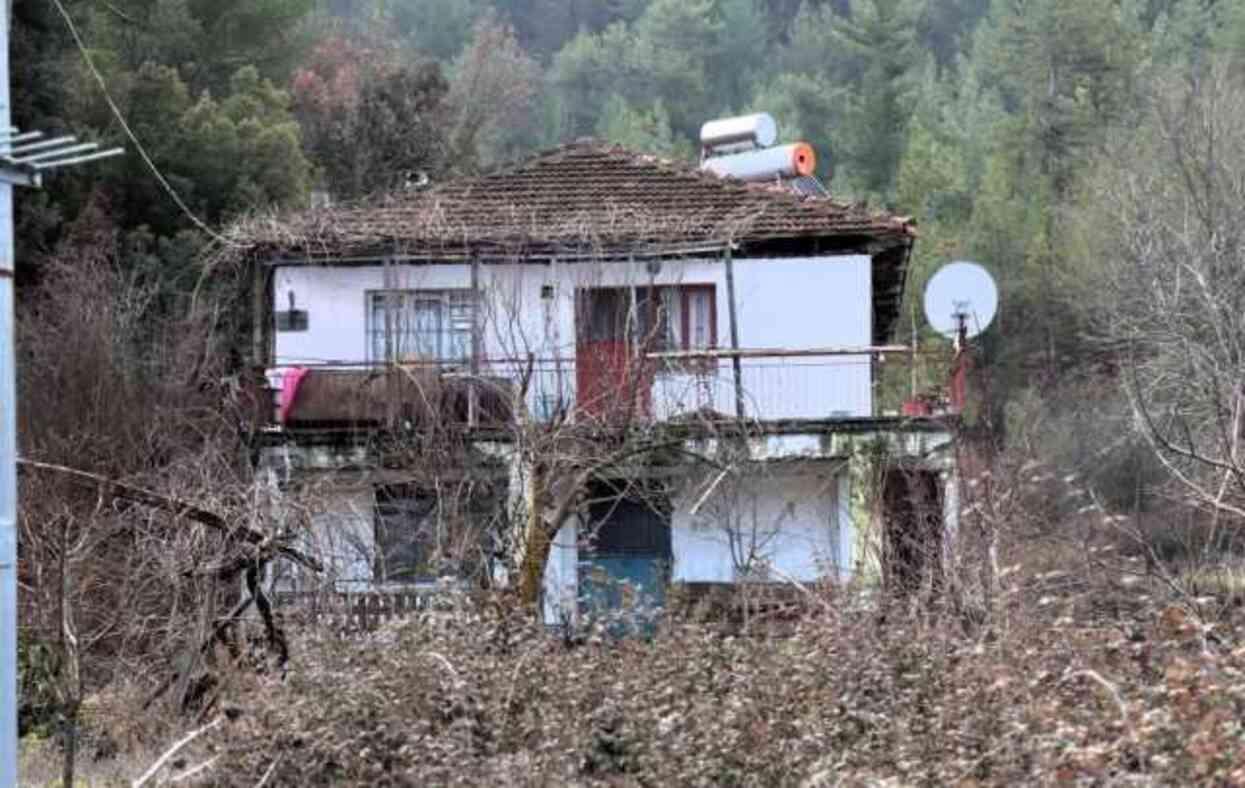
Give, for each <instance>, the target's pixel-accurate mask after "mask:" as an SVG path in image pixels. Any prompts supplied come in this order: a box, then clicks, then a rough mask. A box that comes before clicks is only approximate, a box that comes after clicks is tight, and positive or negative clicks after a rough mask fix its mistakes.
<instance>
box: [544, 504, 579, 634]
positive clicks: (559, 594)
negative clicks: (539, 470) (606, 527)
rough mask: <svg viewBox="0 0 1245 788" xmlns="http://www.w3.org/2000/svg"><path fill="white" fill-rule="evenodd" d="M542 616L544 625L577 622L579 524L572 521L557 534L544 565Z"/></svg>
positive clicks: (573, 519) (572, 519) (574, 520)
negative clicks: (547, 560)
mask: <svg viewBox="0 0 1245 788" xmlns="http://www.w3.org/2000/svg"><path fill="white" fill-rule="evenodd" d="M543 596H544V615H545V623H546V624H561V623H563V622H569V623H571V624H572V625H573V624H575V623H576V622H577V621H578V619H579V605H578V598H579V524H578V521H577V520H576V519H575V518H571V521H570V522H568V523H567V524H566V525H564V526H562V528H561V529H560V530H559V531H558V535H557V536H556V537H554V540H553V547H552V548H551V549H550V551H549V563H547V564H545V579H544V590H543Z"/></svg>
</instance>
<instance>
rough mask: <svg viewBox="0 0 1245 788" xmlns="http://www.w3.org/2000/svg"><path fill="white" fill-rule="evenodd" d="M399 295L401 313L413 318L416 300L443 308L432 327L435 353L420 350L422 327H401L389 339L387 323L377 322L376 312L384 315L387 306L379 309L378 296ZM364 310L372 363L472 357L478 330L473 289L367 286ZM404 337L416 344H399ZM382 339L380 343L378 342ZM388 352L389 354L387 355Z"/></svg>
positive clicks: (367, 349) (461, 360)
mask: <svg viewBox="0 0 1245 788" xmlns="http://www.w3.org/2000/svg"><path fill="white" fill-rule="evenodd" d="M381 298H397V299H400V305H399V308H398V310H397V311H398V314H399V315H400V316H401V317H405V318H406V319H407V320H412V319H414V316H415V306H414V305H415V304H416V303H425V304H429V303H437V304H439V305H440V311H439V313H438V316H437V320H438V325H437V327H436V328H435V329H434V330H433V332H432V336H433V337H435V342H436V345H437V347H436V352H435V353H422V354H420V353H418V352H417V351H418V345H419V344H420V338H419V335H420V334H421V333H427V332H421V329H420V328H419V327H414V328H411V329H409V330H402V329H399V335H398V336H395V337H394V338H393V339H392V343H391V342H390V341H387V340H386V337H385V331H386V327H385V326H384V325H383V324H382V325H377V313H378V312H379V313H380V314H381V316H382V318H383V314H384V308H383V307H380V308H379V309H378V306H379V305H378V304H377V299H381ZM364 299H365V303H364V312H365V314H366V316H367V326H366V332H365V336H364V344H365V348H364V349H365V352H366V354H367V359H368V361H369V362H371V363H374V364H375V363H383V362H386V361H388V362H401V361H415V360H419V361H427V362H430V363H438V364H447V363H448V364H463V363H467V362H469V361H470V360H471V355H472V351H473V345H474V333H475V325H474V322H475V309H474V305H473V303H472V300H473V298H472V291H471V290H470V289H466V288H455V289H440V290H419V289H404V288H395V289H382V290H368V291H366V293H365V296H364ZM404 339H408V340H412V341H413V342H414V345H415V347H411V348H402V347H398V346H397V345H398V343H401V342H402V341H403V340H404ZM378 342H379V343H381V344H378ZM387 356H388V357H387Z"/></svg>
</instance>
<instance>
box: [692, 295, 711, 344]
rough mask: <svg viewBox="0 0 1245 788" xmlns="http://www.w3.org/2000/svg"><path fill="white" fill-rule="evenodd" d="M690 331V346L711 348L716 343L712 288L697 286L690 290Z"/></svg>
mask: <svg viewBox="0 0 1245 788" xmlns="http://www.w3.org/2000/svg"><path fill="white" fill-rule="evenodd" d="M687 308H688V321H687V322H688V331H689V333H690V334H691V337H690V338H689V343H688V347H689V348H696V349H701V348H710V347H713V345H714V337H713V293H712V291H710V290H704V289H700V288H697V289H695V290H691V291H689V292H688V297H687Z"/></svg>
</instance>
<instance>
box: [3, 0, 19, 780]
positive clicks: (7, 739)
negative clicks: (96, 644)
mask: <svg viewBox="0 0 1245 788" xmlns="http://www.w3.org/2000/svg"><path fill="white" fill-rule="evenodd" d="M10 4H11V0H4V13H3V15H0V131H6V132H8V131H11V130H12V126H11V125H10V122H11V120H10V113H9V14H10ZM10 136H11V135H10ZM17 174H18V173H9V172H3V173H0V788H10V786H15V785H17V359H16V358H14V355H15V352H16V348H15V346H14V341H13V269H14V265H13V180H14V179H13V178H11V177H10V176H11V175H17Z"/></svg>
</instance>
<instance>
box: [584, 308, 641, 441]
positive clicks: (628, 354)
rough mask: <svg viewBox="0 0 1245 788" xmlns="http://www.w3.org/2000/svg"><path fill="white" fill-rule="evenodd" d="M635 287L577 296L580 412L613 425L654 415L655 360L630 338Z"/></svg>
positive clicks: (587, 416) (586, 416)
mask: <svg viewBox="0 0 1245 788" xmlns="http://www.w3.org/2000/svg"><path fill="white" fill-rule="evenodd" d="M630 310H631V291H630V290H629V289H627V288H621V287H608V288H596V289H591V290H581V291H579V293H578V295H577V297H576V313H577V315H576V316H577V318H578V319H577V321H576V323H577V329H578V330H577V331H576V342H575V386H576V398H575V399H576V403H575V404H576V410H577V413H578V414H579V415H580V416H581V417H585V418H589V419H595V420H601V421H605V422H608V423H610V424H620V423H626V422H628V421H631V420H635V419H648V418H649V417H650V416H651V413H652V388H653V376H652V370H651V367H652V365H651V364H648V363H646V362H645V361H644V359H643V357H642V356H641V355H640V354H639V353H637V352H636V347H635V343H634V342H633V341H632V340H631V338H630V337H629V333H630V321H629V320H628V316H629V315H630V314H631V311H630Z"/></svg>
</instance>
